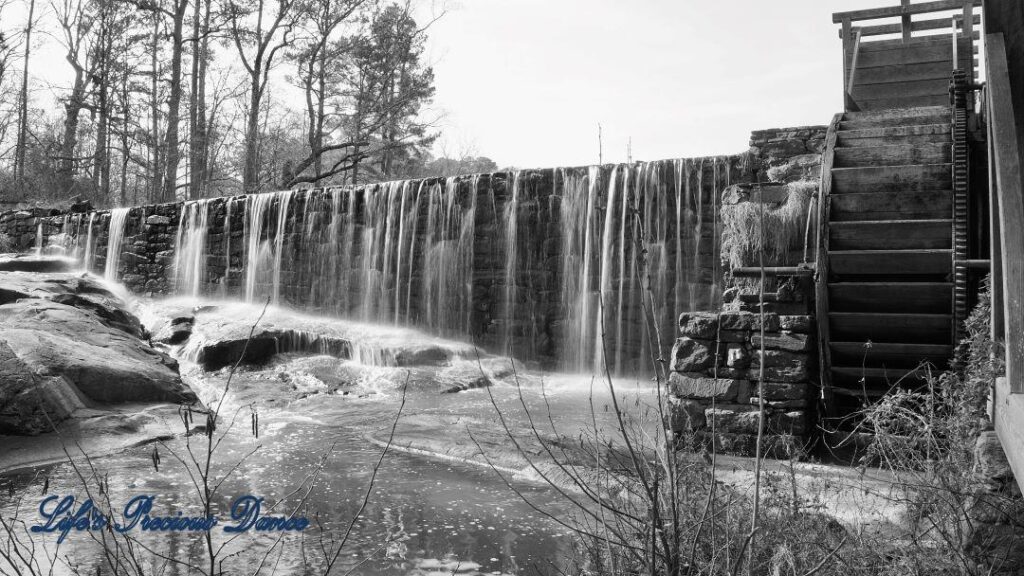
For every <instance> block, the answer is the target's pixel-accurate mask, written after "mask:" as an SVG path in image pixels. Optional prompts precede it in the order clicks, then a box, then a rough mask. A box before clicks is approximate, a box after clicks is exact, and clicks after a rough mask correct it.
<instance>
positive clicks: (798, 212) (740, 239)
mask: <svg viewBox="0 0 1024 576" xmlns="http://www.w3.org/2000/svg"><path fill="white" fill-rule="evenodd" d="M786 187H787V192H788V195H787V197H786V202H785V203H784V204H782V205H780V206H776V207H769V206H765V211H764V223H765V234H764V242H763V245H762V240H761V214H760V204H758V203H756V202H742V203H739V204H733V205H729V206H723V207H722V261H723V262H725V263H726V264H728V265H729V266H730V267H731V268H738V267H741V266H753V265H755V264H756V263H757V259H758V254H759V253H760V252H762V251H763V252H764V255H765V258H766V260H767V261H766V262H765V264H766V265H769V266H773V265H774V266H778V265H783V264H784V263H785V262H784V261H785V260H786V257H787V256H788V255H789V253H790V252H791V251H793V250H795V249H799V248H801V247H802V246H803V239H804V231H805V229H806V226H807V211H808V209H809V206H810V203H811V196H812V195H813V194H814V192H815V191H816V190H817V188H818V185H817V183H815V182H812V181H808V180H801V181H799V182H791V183H789V184H787V185H786Z"/></svg>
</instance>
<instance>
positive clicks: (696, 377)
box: [668, 372, 745, 402]
mask: <svg viewBox="0 0 1024 576" xmlns="http://www.w3.org/2000/svg"><path fill="white" fill-rule="evenodd" d="M668 384H669V391H670V392H671V393H672V394H673V395H675V396H678V397H680V398H692V399H698V400H711V399H712V398H714V399H715V400H717V401H721V402H728V401H733V400H735V399H736V395H737V394H738V393H739V391H740V388H741V386H742V385H744V384H745V382H744V381H743V380H735V379H731V378H719V379H717V380H716V379H714V378H708V377H706V376H704V375H702V374H681V373H679V372H673V373H671V374H669V377H668Z"/></svg>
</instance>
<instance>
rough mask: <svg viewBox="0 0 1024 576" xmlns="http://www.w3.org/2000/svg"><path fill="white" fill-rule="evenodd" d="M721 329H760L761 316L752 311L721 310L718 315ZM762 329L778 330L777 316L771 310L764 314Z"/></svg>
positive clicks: (768, 330)
mask: <svg viewBox="0 0 1024 576" xmlns="http://www.w3.org/2000/svg"><path fill="white" fill-rule="evenodd" d="M718 322H719V325H720V326H721V328H722V330H760V329H761V316H760V314H754V313H753V312H745V311H740V312H723V313H722V314H720V315H719V317H718ZM764 329H765V331H767V332H777V331H778V330H779V316H778V314H775V313H773V312H769V313H766V314H765V315H764Z"/></svg>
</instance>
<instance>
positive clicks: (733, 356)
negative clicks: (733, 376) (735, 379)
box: [725, 344, 751, 370]
mask: <svg viewBox="0 0 1024 576" xmlns="http://www.w3.org/2000/svg"><path fill="white" fill-rule="evenodd" d="M750 358H751V356H750V351H749V350H747V347H746V345H745V344H727V345H726V347H725V365H726V366H728V367H729V368H736V369H739V370H743V369H745V368H748V367H749V366H750Z"/></svg>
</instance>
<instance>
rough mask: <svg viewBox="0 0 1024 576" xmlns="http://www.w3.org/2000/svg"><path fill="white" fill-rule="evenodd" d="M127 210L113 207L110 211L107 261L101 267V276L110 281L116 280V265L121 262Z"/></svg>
mask: <svg viewBox="0 0 1024 576" xmlns="http://www.w3.org/2000/svg"><path fill="white" fill-rule="evenodd" d="M129 210H130V209H129V208H114V209H113V210H111V211H110V227H109V228H108V231H107V262H106V266H105V267H104V269H103V278H105V279H106V280H108V281H110V282H116V281H117V280H118V276H117V267H118V265H119V264H120V262H121V245H122V243H123V242H124V229H125V223H126V222H127V221H128V212H129ZM91 229H92V228H91V226H90V230H91Z"/></svg>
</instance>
